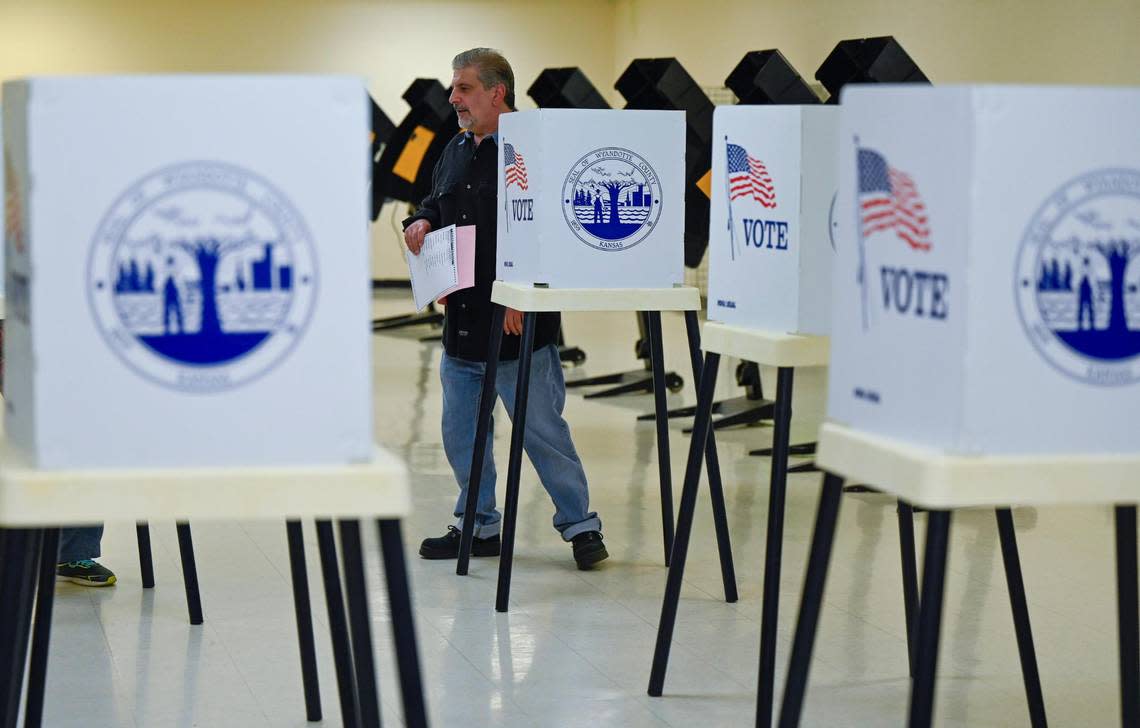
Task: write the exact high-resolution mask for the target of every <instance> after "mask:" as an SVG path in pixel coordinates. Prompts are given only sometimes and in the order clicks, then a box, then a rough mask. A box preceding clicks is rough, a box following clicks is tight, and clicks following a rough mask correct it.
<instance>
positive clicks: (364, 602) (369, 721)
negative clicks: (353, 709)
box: [338, 520, 380, 728]
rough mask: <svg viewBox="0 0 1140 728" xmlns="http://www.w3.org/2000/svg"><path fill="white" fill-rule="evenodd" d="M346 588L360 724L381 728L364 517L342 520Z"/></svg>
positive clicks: (341, 544)
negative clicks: (363, 540) (363, 542)
mask: <svg viewBox="0 0 1140 728" xmlns="http://www.w3.org/2000/svg"><path fill="white" fill-rule="evenodd" d="M338 525H339V526H340V550H341V554H340V557H341V563H342V564H343V565H344V592H345V595H346V596H347V599H348V628H349V631H350V632H351V634H352V661H353V667H354V669H355V672H356V695H357V702H358V704H359V705H360V728H379V726H380V696H379V693H378V689H377V683H376V662H375V660H374V659H373V656H372V626H371V621H370V616H369V614H368V586H367V582H366V581H365V576H364V550H363V549H362V547H361V545H360V521H351V520H348V521H339V522H338Z"/></svg>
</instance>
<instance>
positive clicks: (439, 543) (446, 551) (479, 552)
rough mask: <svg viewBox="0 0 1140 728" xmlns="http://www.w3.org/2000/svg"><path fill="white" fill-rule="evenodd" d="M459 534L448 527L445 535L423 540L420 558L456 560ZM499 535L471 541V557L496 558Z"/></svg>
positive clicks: (455, 529)
mask: <svg viewBox="0 0 1140 728" xmlns="http://www.w3.org/2000/svg"><path fill="white" fill-rule="evenodd" d="M461 535H462V534H461V532H460V530H459V529H458V528H456V527H455V526H448V527H447V533H445V534H443V535H442V536H440V537H438V538H425V539H424V540H423V543H421V544H420V556H422V557H424V558H425V559H458V558H459V538H460V536H461ZM499 545H500V544H499V534H497V533H496V534H495V535H494V536H491V537H490V538H473V539H471V555H472V556H498V555H499Z"/></svg>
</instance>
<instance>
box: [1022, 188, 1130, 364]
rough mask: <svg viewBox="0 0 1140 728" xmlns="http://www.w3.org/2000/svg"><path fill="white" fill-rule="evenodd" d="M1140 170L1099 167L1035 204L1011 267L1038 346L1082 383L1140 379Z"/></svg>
mask: <svg viewBox="0 0 1140 728" xmlns="http://www.w3.org/2000/svg"><path fill="white" fill-rule="evenodd" d="M1137 258H1140V170H1135V169H1100V170H1095V171H1092V172H1088V173H1086V174H1083V175H1081V176H1079V177H1076V178H1075V179H1072V180H1070V181H1068V182H1066V183H1065V184H1064V185H1062V186H1061V187H1059V188H1058V189H1057V190H1056V191H1055V192H1054V193H1053V194H1051V195H1050V196H1049V197H1048V199H1046V200H1045V202H1044V203H1043V204H1042V205H1041V207H1040V208H1039V209H1038V210H1037V213H1036V214H1035V215H1034V216H1033V218H1032V219H1031V220H1030V221H1029V224H1028V226H1027V227H1026V229H1025V233H1024V234H1023V236H1022V239H1021V247H1020V249H1019V251H1018V256H1017V264H1016V272H1015V275H1016V278H1015V281H1014V288H1015V291H1016V294H1015V295H1016V299H1017V308H1018V313H1019V314H1020V316H1021V322H1022V325H1023V326H1024V327H1025V331H1026V334H1027V335H1028V337H1029V340H1030V341H1031V342H1032V343H1033V346H1034V348H1036V350H1037V351H1038V352H1039V353H1040V354H1041V356H1042V357H1044V358H1045V360H1046V361H1048V362H1049V364H1050V365H1051V366H1053V367H1054V368H1055V369H1057V370H1058V371H1060V372H1062V373H1064V374H1066V375H1067V376H1069V377H1072V378H1074V379H1077V380H1079V381H1082V382H1086V383H1088V384H1094V385H1100V386H1121V385H1127V384H1132V383H1134V382H1136V381H1137V380H1140V266H1138V265H1135V264H1134V262H1135V260H1136V259H1137Z"/></svg>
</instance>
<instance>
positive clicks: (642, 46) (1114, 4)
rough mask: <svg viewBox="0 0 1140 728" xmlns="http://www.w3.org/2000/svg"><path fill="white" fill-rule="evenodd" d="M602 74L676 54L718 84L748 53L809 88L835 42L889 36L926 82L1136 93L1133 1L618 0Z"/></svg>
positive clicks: (1138, 58) (1137, 10)
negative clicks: (776, 63)
mask: <svg viewBox="0 0 1140 728" xmlns="http://www.w3.org/2000/svg"><path fill="white" fill-rule="evenodd" d="M616 11H617V17H616V26H615V36H614V37H615V47H614V61H615V65H614V73H615V75H616V74H618V73H620V72H621V71H622V70H623V69H624V68H625V67H626V66H627V65H628V64H629V62H630V61H631V60H632V59H634V58H638V57H653V56H676V57H677V58H678V59H679V60H680V61H681V63H682V64H684V66H685V68H686V69H687V70H688V71H689V73H690V74H692V76H693V77H694V78H695V79H696V80H697V82H698V83H700V84H701V85H703V86H720V85H722V84H723V83H724V79H725V77H726V76H728V73H729V72H730V71H731V70H732V68H733V67H734V66H735V65H736V64H737V63H738V62H739V61H740V59H741V57H742V56H743V55H744V53H746V52H747V51H750V50H762V49H766V48H779V49H780V50H781V51H782V52H783V53H784V55H785V56H787V58H788V60H789V61H791V63H792V65H794V66H795V67H796V69H797V70H799V72H800V74H801V75H803V76H804V77H805V78H807V79H809V80H810V79H812V78H813V77H814V75H815V69H816V68H818V67H819V64H820V63H822V62H823V59H824V58H825V57H826V56H827V54H828V52H830V50H831V49H832V48H833V47H834V46H835V44H836V43H837V42H838V41H840V40H843V39H846V38H862V37H868V36H876V35H893V36H895V37H896V38H897V39H898V40H899V42H900V43H902V45H903V47H904V48H906V50H907V52H908V53H909V54H910V55H911V57H912V58H914V59H915V61H916V62H917V63H918V64H919V67H921V68H922V69H923V70H924V71H925V72H926V74H927V75H928V76H930V78H931V79H932V80H933V81H935V82H936V83H951V82H1003V83H1014V82H1020V83H1081V84H1140V43H1138V42H1137V37H1136V36H1137V29H1138V28H1140V1H1138V0H1083V1H1077V0H713V1H712V2H706V3H701V2H692V0H618V1H617V4H616Z"/></svg>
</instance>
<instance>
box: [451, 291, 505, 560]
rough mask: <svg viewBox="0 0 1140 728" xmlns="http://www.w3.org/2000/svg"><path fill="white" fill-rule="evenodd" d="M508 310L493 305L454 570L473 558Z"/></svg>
mask: <svg viewBox="0 0 1140 728" xmlns="http://www.w3.org/2000/svg"><path fill="white" fill-rule="evenodd" d="M506 315H507V309H505V308H503V307H502V306H500V305H499V304H497V303H496V304H494V305H492V307H491V338H490V341H489V342H488V344H487V366H486V369H485V370H484V371H483V391H482V392H481V393H480V394H479V421H478V422H477V423H476V425H475V444H474V447H473V448H472V450H471V472H470V474H469V475H468V476H467V500H466V502H465V503H464V504H463V529H462V530H463V533H462V534H460V538H459V559H458V561H456V563H455V573H456V574H458V575H459V576H466V575H467V567H468V564H469V563H470V560H471V540H472V539H473V538H474V537H475V510H476V508H478V506H479V486H480V481H481V480H482V475H483V459H484V458H486V457H487V430H488V429H490V427H491V412H492V411H493V410H494V409H495V376H496V374H497V373H498V371H499V347H500V346H501V345H502V342H503V319H504V318H506Z"/></svg>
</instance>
